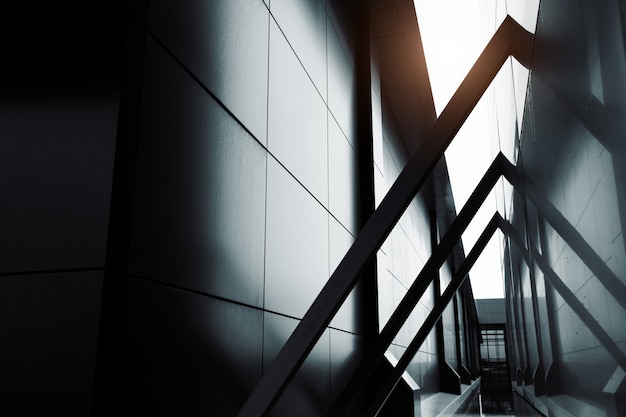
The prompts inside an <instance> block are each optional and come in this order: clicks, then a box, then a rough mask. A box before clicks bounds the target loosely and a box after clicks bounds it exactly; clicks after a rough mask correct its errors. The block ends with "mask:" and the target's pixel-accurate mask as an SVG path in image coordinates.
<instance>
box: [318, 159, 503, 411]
mask: <svg viewBox="0 0 626 417" xmlns="http://www.w3.org/2000/svg"><path fill="white" fill-rule="evenodd" d="M504 158H505V157H504V155H502V153H499V154H498V156H496V158H495V159H494V161H493V162H492V163H491V165H490V166H489V168H488V169H487V172H485V174H484V175H483V178H482V179H481V180H480V182H479V183H478V186H477V187H476V188H475V189H474V191H473V192H472V194H471V196H470V197H469V199H468V200H467V202H466V203H465V206H463V209H461V211H460V212H459V214H458V216H457V217H456V218H455V219H454V221H453V222H452V224H451V225H450V227H449V228H448V230H447V232H446V233H445V235H444V236H443V238H442V239H441V241H440V242H439V244H438V245H437V246H436V247H435V249H434V250H433V253H432V255H431V256H430V258H428V260H427V261H426V263H425V264H424V266H423V267H422V270H421V271H420V273H419V274H418V276H417V277H416V278H415V280H413V284H411V286H410V287H409V289H408V291H407V293H406V294H405V296H404V297H403V298H402V300H401V301H400V304H398V306H397V307H396V310H395V311H394V312H393V314H392V315H391V317H390V318H389V320H387V324H386V325H385V327H384V328H383V329H382V330H381V332H380V334H379V336H378V337H377V338H376V340H375V341H374V342H373V343H372V345H371V346H370V348H369V350H368V351H367V353H366V355H365V357H364V358H363V360H362V361H361V365H360V366H359V367H358V368H357V369H356V371H355V372H354V373H353V374H352V377H351V378H350V380H349V381H348V383H347V384H346V386H345V387H344V389H343V390H342V392H341V394H340V395H339V396H338V397H337V399H336V400H335V403H334V404H333V406H332V408H331V411H330V412H329V413H328V416H329V417H336V416H341V415H343V413H344V412H345V411H346V410H347V409H348V408H349V406H350V404H351V403H352V402H353V401H354V399H355V398H356V395H357V394H358V393H359V391H360V390H361V389H362V388H363V386H364V385H365V383H366V381H367V379H368V378H369V376H370V375H371V374H372V373H373V372H374V369H375V368H376V365H377V364H378V362H380V360H381V359H382V358H383V355H384V354H385V351H386V350H387V348H388V347H389V345H390V344H391V342H392V341H393V339H394V338H395V337H396V335H397V334H398V332H399V331H400V329H401V328H402V326H403V325H404V323H405V322H406V320H407V318H408V317H409V316H410V314H411V312H412V311H413V309H414V308H415V306H416V305H417V303H418V301H419V300H420V298H421V297H422V295H423V294H424V292H425V291H426V289H427V288H428V286H429V285H430V284H431V283H432V281H433V279H434V278H435V277H436V275H437V271H438V270H439V268H441V266H442V265H443V263H444V262H445V260H446V258H447V257H448V255H449V254H450V252H451V251H452V249H453V248H454V246H455V245H456V244H457V243H458V241H459V239H460V237H461V235H462V234H463V232H464V231H465V229H466V228H467V226H468V225H469V223H470V221H471V220H472V219H473V218H474V216H475V215H476V212H477V211H478V209H479V208H480V206H481V205H482V203H483V201H485V199H486V198H487V196H488V195H489V193H490V192H491V190H492V189H493V186H494V185H495V184H496V182H497V181H498V179H499V178H500V177H501V175H502V162H503V159H504Z"/></svg>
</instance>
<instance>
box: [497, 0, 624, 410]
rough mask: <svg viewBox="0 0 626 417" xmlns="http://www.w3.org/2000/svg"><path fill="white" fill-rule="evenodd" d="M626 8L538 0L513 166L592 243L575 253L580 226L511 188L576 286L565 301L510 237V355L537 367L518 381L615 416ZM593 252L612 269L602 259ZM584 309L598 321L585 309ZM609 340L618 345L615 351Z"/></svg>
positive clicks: (564, 403) (548, 400)
mask: <svg viewBox="0 0 626 417" xmlns="http://www.w3.org/2000/svg"><path fill="white" fill-rule="evenodd" d="M623 13H624V10H623V5H622V4H621V3H620V2H617V1H609V2H604V3H602V4H599V3H593V4H592V3H590V2H583V1H581V2H575V3H574V4H572V3H571V2H562V1H556V0H544V1H542V2H541V7H540V9H539V18H538V21H537V32H536V40H535V51H534V56H533V63H532V68H531V77H530V81H529V85H528V97H527V99H526V109H525V115H524V120H523V128H522V135H521V138H520V145H519V148H518V157H517V165H518V167H519V168H520V169H521V170H522V171H523V172H524V174H525V176H526V177H527V184H529V181H532V182H533V183H534V184H536V185H537V187H538V189H539V190H540V191H541V193H542V194H543V195H544V196H545V197H547V199H548V200H549V201H550V202H551V204H553V205H554V206H555V207H556V209H557V210H558V212H559V213H560V215H562V216H563V218H564V219H566V221H567V222H568V223H569V224H571V226H573V227H574V228H575V230H576V231H577V233H578V234H579V235H580V236H581V237H582V240H583V241H584V242H585V243H586V244H588V245H589V249H588V250H586V251H584V252H583V253H582V254H581V253H577V252H576V251H575V245H576V240H577V239H576V236H575V235H574V234H564V233H563V232H560V231H559V230H557V228H556V227H555V226H554V225H552V224H550V222H549V221H548V220H546V217H545V215H544V213H545V210H544V207H541V206H540V205H538V204H537V203H536V202H532V201H530V200H529V199H528V198H526V199H524V198H522V197H520V196H519V195H518V196H517V197H516V198H514V199H513V213H512V216H511V219H512V221H513V224H514V225H515V226H516V229H517V231H518V232H519V234H521V235H522V237H523V238H524V239H525V241H526V244H527V245H528V247H535V248H537V250H538V251H539V253H540V256H542V257H543V258H545V260H546V261H547V263H548V264H549V268H550V269H551V270H552V271H553V272H554V273H555V275H556V276H557V277H558V280H560V281H562V283H563V284H565V287H566V292H571V293H573V294H574V296H575V299H574V301H569V300H568V299H567V297H566V296H564V295H563V291H561V290H558V288H557V287H556V286H555V285H553V284H552V281H554V278H551V277H549V276H548V272H547V271H546V269H545V268H539V267H538V263H533V264H532V265H527V263H526V262H525V261H524V260H523V259H522V257H521V256H520V255H519V250H518V248H517V247H516V246H515V244H511V243H510V242H509V246H508V250H509V251H510V258H509V259H510V260H511V264H510V270H511V273H510V275H509V279H510V280H511V282H510V284H509V285H508V293H507V300H508V310H509V314H510V317H511V319H512V325H513V326H514V330H517V333H515V331H514V332H513V337H512V345H513V346H511V347H512V349H509V351H510V352H514V354H513V356H512V359H511V364H512V367H513V368H514V369H515V368H517V369H518V372H519V370H521V371H522V373H523V372H525V371H524V368H525V367H526V368H529V369H530V371H531V372H530V375H528V374H527V375H526V378H525V381H520V380H519V379H518V383H519V384H520V385H519V386H518V387H520V388H521V387H522V386H524V387H526V389H525V390H524V393H525V395H527V396H528V397H529V398H531V399H533V401H537V400H536V399H537V398H539V400H538V401H537V404H539V405H540V406H541V407H542V408H543V409H544V410H547V409H550V410H552V412H554V410H555V409H557V408H558V407H564V408H566V409H570V412H571V410H573V409H575V408H573V407H579V408H578V410H579V412H580V413H583V414H584V413H588V412H590V411H589V410H587V411H584V412H583V410H585V409H584V407H587V406H588V405H591V406H594V407H596V408H599V409H601V410H603V411H604V412H606V413H608V415H621V414H622V413H623V410H624V409H623V400H620V399H619V398H620V396H623V394H621V392H623V389H624V381H623V377H619V375H621V374H620V372H619V367H620V365H619V361H620V359H619V357H620V353H619V352H621V355H623V352H624V351H625V349H624V348H625V347H626V344H625V339H624V336H625V335H624V326H623V323H624V320H625V319H626V311H625V303H624V301H625V298H624V294H625V292H624V284H625V283H626V275H625V271H626V251H625V250H624V234H623V225H624V219H625V218H626V217H625V215H624V213H625V211H624V207H625V206H624V192H623V190H624V179H625V177H624V169H623V165H624V161H625V160H626V159H624V156H625V155H626V154H625V153H624V149H625V148H624V144H623V143H624V142H623V139H622V137H623V135H624V133H625V131H624V126H623V115H624V110H625V104H626V103H625V99H624V97H626V96H625V95H624V89H625V88H626V84H625V83H624V77H623V75H624V70H625V69H626V62H625V59H624V26H623V16H624V14H623ZM516 252H518V254H516ZM593 254H597V256H598V257H599V258H600V259H601V261H602V263H604V264H605V265H606V266H608V268H609V269H610V271H609V272H607V273H598V269H594V267H593V266H592V263H591V262H590V261H589V259H590V257H591V255H593ZM508 267H509V266H505V268H508ZM533 281H534V286H535V288H534V289H533V288H532V287H531V285H530V284H531V283H532V282H533ZM585 311H586V312H588V313H589V314H590V315H591V317H592V318H593V320H592V321H589V320H587V321H585V320H584V318H583V316H584V313H585ZM524 323H525V324H524ZM536 323H539V324H540V325H539V328H537V326H536ZM600 333H604V334H606V335H608V338H607V339H606V340H602V339H600V338H599V337H598V336H597V335H598V334H600ZM516 335H517V336H516ZM518 347H519V349H518ZM612 347H613V348H615V347H617V352H618V353H614V354H611V353H610V349H611V348H612ZM517 352H520V354H519V355H516V354H515V353H517ZM524 352H527V353H526V355H527V356H525V353H524ZM622 366H623V365H622ZM526 372H528V370H527V371H526ZM534 373H536V375H533V374H534ZM533 376H534V380H533ZM540 381H544V383H545V390H544V389H543V388H541V387H539V385H541V384H540V383H539V382H540ZM609 381H612V383H609ZM546 394H547V395H548V397H545V395H546ZM572 398H575V399H576V400H572ZM620 401H621V403H620ZM616 402H617V405H616ZM580 407H583V408H580Z"/></svg>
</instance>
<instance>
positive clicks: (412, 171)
mask: <svg viewBox="0 0 626 417" xmlns="http://www.w3.org/2000/svg"><path fill="white" fill-rule="evenodd" d="M532 39H533V35H532V34H530V33H528V32H527V31H526V30H525V29H524V28H522V27H521V26H520V25H519V24H518V23H517V22H515V21H514V20H513V19H512V18H511V17H507V18H506V19H505V20H504V22H503V23H502V25H500V27H499V28H498V30H497V31H496V33H495V35H494V36H493V37H492V38H491V40H490V41H489V43H488V44H487V47H486V48H485V49H484V51H483V52H482V53H481V55H480V56H479V58H478V60H477V61H476V63H475V64H474V66H473V67H472V69H471V70H470V72H469V73H468V74H467V76H466V77H465V79H464V80H463V82H462V83H461V85H460V86H459V88H458V89H457V91H456V92H455V94H454V95H453V96H452V98H451V99H450V102H449V103H448V105H447V106H446V108H445V109H444V110H443V112H442V113H441V115H440V117H439V118H438V119H437V121H436V122H435V124H434V125H433V127H432V128H431V129H430V131H429V132H428V133H427V135H426V137H425V138H424V141H423V142H422V145H420V147H419V148H418V149H417V151H416V152H415V154H414V155H413V157H412V158H411V159H410V160H409V162H408V163H407V165H406V167H405V168H404V169H403V171H402V172H401V173H400V175H399V176H398V178H397V180H396V181H395V183H394V184H393V185H392V187H391V188H390V190H389V192H388V193H387V195H386V196H385V198H384V199H383V201H382V202H381V203H380V205H379V207H378V208H377V209H376V211H375V212H374V213H373V214H372V216H371V217H370V219H369V221H368V222H367V223H366V224H365V226H364V227H363V229H362V230H361V232H360V234H359V235H358V236H357V238H356V240H355V241H354V243H353V244H352V246H351V247H350V249H349V250H348V252H347V253H346V255H345V256H344V258H343V260H342V261H341V262H340V263H339V265H338V266H337V268H336V269H335V272H333V274H332V275H331V277H330V278H329V280H328V282H327V283H326V285H325V286H324V288H323V289H322V291H321V292H320V293H319V295H318V296H317V298H316V299H315V300H314V301H313V304H312V305H311V307H310V308H309V310H308V311H307V313H306V314H305V315H304V317H303V318H302V320H301V321H300V323H299V324H298V326H297V327H296V329H295V330H294V332H293V333H292V335H291V336H290V337H289V339H288V340H287V342H286V343H285V345H284V346H283V348H282V350H281V351H280V352H279V353H278V356H277V357H276V359H275V360H274V362H273V363H272V366H271V367H270V369H269V371H268V372H267V373H266V374H265V375H264V376H263V378H262V379H261V380H260V381H259V383H258V384H257V386H256V387H255V388H254V390H253V391H252V394H251V395H250V397H248V399H247V400H246V402H245V403H244V405H243V407H242V408H241V409H240V411H239V413H238V414H237V416H238V417H261V416H266V415H267V414H268V413H269V411H270V410H271V408H272V406H273V405H274V404H275V403H276V401H277V400H278V398H279V396H280V395H281V394H282V392H283V391H284V390H285V388H286V387H287V384H289V382H290V381H291V379H292V378H293V377H294V375H295V374H296V372H297V371H298V369H299V368H300V366H301V365H302V363H303V362H304V360H305V359H306V357H307V356H308V354H309V353H310V352H311V350H312V349H313V346H314V345H315V343H316V342H317V341H318V340H319V338H320V336H321V335H322V333H323V332H324V330H325V328H326V327H327V326H328V324H329V323H330V321H331V320H332V318H333V317H334V315H335V314H336V312H337V311H338V310H339V308H340V307H341V304H342V303H343V302H344V300H345V299H346V297H347V296H348V294H349V293H350V291H351V290H352V289H353V288H354V286H355V285H356V282H357V281H358V278H359V275H360V273H361V272H362V271H363V270H364V269H365V267H366V266H367V264H368V262H369V261H370V259H371V257H372V256H373V255H374V254H375V253H376V251H378V249H379V248H380V246H381V245H382V243H383V242H384V240H385V239H386V238H387V236H388V235H389V233H390V232H391V230H392V229H393V227H394V226H395V225H396V223H397V222H398V219H399V218H400V217H401V216H402V214H403V213H404V211H405V209H406V207H407V206H408V205H409V203H410V202H411V200H412V199H413V198H414V197H415V195H416V194H417V192H418V191H419V189H420V188H421V187H422V185H423V184H424V183H425V182H426V179H427V178H428V176H429V175H430V174H431V172H432V170H433V168H434V167H435V165H436V164H437V162H438V161H439V159H440V158H441V157H442V156H443V153H444V151H445V150H446V148H447V147H448V145H449V144H450V142H451V141H452V139H453V138H454V136H455V135H456V133H457V132H458V130H459V129H460V128H461V126H462V124H463V123H464V122H465V120H466V119H467V117H468V116H469V114H470V113H471V111H472V109H473V108H474V107H475V106H476V103H477V102H478V100H479V99H480V97H481V96H482V95H483V93H484V92H485V90H486V89H487V87H488V86H489V84H490V83H491V81H492V80H493V79H494V77H495V76H496V74H497V73H498V71H499V70H500V68H501V67H502V65H503V64H504V62H505V61H506V60H507V58H508V57H509V56H511V55H512V56H514V57H515V58H516V59H518V60H520V62H521V63H522V64H524V65H529V64H530V56H531V55H532Z"/></svg>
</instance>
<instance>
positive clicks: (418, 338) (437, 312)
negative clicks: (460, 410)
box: [364, 212, 626, 417]
mask: <svg viewBox="0 0 626 417" xmlns="http://www.w3.org/2000/svg"><path fill="white" fill-rule="evenodd" d="M497 229H500V230H501V231H502V233H503V234H504V235H505V236H508V237H510V238H511V240H512V241H513V243H514V244H515V246H517V248H518V250H519V251H520V253H521V254H522V257H523V259H524V261H525V262H526V263H527V264H528V265H529V267H531V266H532V265H533V260H534V262H535V263H536V264H537V266H539V268H540V269H541V271H542V272H543V273H544V276H545V277H546V279H547V280H548V282H549V283H550V284H551V285H552V287H553V288H554V289H555V290H556V291H557V292H558V293H559V295H560V296H561V297H562V298H563V300H564V301H565V302H566V304H567V305H568V306H569V307H570V308H571V309H572V311H573V312H574V313H575V314H576V315H577V316H578V318H580V320H581V321H582V322H583V324H584V325H585V326H586V327H587V328H588V329H589V330H590V331H591V333H592V334H593V335H594V336H595V337H596V339H597V340H598V341H599V342H600V343H601V344H602V346H603V347H604V348H605V349H606V350H607V352H608V353H609V354H610V355H611V356H612V357H613V359H614V360H615V361H616V362H617V364H618V365H619V366H620V367H622V368H623V369H626V354H624V352H622V350H621V349H620V348H619V347H617V345H616V344H615V342H614V341H613V339H611V336H610V335H609V334H608V333H607V332H606V330H604V329H603V328H602V326H601V325H600V324H599V323H598V321H597V320H596V319H595V318H594V317H593V315H592V314H591V313H590V312H589V311H588V310H587V309H586V308H585V306H584V305H583V304H582V303H581V302H580V300H578V298H577V297H576V295H575V294H574V293H573V292H572V291H571V290H570V289H569V288H568V287H567V285H566V284H565V283H564V282H563V281H562V280H561V279H560V278H559V276H558V275H557V274H556V272H555V271H554V270H553V269H552V268H551V267H550V265H549V263H548V262H547V261H546V259H545V258H544V257H543V255H541V254H540V253H539V251H537V249H536V248H535V247H531V248H530V250H529V249H527V248H526V246H525V244H524V241H523V240H522V238H521V237H520V236H519V234H518V233H517V231H516V230H515V228H514V226H513V225H512V224H511V223H510V222H508V221H507V220H504V219H503V218H502V216H500V213H498V212H496V213H494V215H493V217H492V218H491V220H490V222H489V223H488V224H487V226H485V229H484V230H483V232H482V233H481V235H480V237H479V238H478V239H477V241H476V243H475V244H474V246H473V248H472V250H471V251H470V253H469V254H468V255H467V257H466V258H465V260H464V261H463V263H462V264H461V266H460V267H459V270H458V271H457V272H456V273H455V275H454V277H453V279H452V280H451V281H450V283H449V284H448V286H447V287H446V289H445V291H444V292H443V294H442V295H441V297H440V298H439V299H438V300H437V302H436V303H435V306H434V307H433V309H432V310H431V312H430V313H429V314H428V316H427V317H426V319H425V320H424V323H423V324H422V326H421V327H420V329H419V330H418V332H417V333H416V335H415V337H414V338H413V340H412V341H411V343H410V344H409V346H408V347H407V349H406V350H405V352H404V354H403V355H402V357H401V358H400V359H399V360H398V363H397V364H396V366H395V367H394V368H393V369H392V370H391V371H389V373H388V375H387V377H386V378H385V380H384V381H383V383H382V384H380V385H379V386H378V391H377V393H376V394H375V396H374V397H373V400H371V402H370V405H369V407H368V409H367V411H366V412H365V414H364V417H374V416H376V415H377V414H378V412H379V411H380V409H381V408H382V407H383V405H384V403H385V401H386V400H387V398H388V397H389V395H391V392H392V391H393V389H394V388H395V386H396V385H397V384H398V382H399V381H400V378H401V377H402V374H403V373H404V372H405V371H406V369H407V367H408V365H409V364H410V362H411V360H412V359H413V357H414V356H415V354H416V353H417V351H418V350H419V348H420V347H421V346H422V344H423V343H424V341H425V340H426V338H427V337H428V335H429V334H430V332H431V331H432V329H433V327H434V326H435V324H436V323H437V321H438V320H439V318H440V317H441V315H442V314H443V311H444V310H445V309H446V307H447V306H448V304H449V303H450V301H451V300H452V297H453V296H454V294H455V293H456V292H457V291H458V290H459V288H460V287H461V285H462V284H463V282H465V280H466V279H467V277H468V273H469V271H470V269H471V268H472V266H473V265H474V263H475V262H476V260H477V259H478V257H479V256H480V255H481V254H482V252H483V250H484V249H485V246H486V245H487V243H488V242H489V240H490V239H491V237H492V236H493V234H494V232H495V231H496V230H497Z"/></svg>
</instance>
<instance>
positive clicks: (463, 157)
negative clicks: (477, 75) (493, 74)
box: [414, 0, 504, 298]
mask: <svg viewBox="0 0 626 417" xmlns="http://www.w3.org/2000/svg"><path fill="white" fill-rule="evenodd" d="M414 2H415V9H416V11H417V16H418V23H419V25H420V33H421V36H422V42H423V45H424V53H425V55H426V65H427V67H428V73H429V77H430V82H431V86H432V90H433V99H434V101H435V109H436V111H437V114H438V115H439V114H440V113H441V111H442V110H443V108H444V107H445V105H446V104H447V103H448V101H449V100H450V98H451V97H452V95H453V93H454V91H455V90H456V88H457V87H458V86H459V85H460V83H461V81H462V80H463V78H464V77H465V75H467V73H468V72H469V70H470V68H471V67H472V65H473V64H474V62H475V61H476V59H477V58H478V56H479V55H480V52H481V51H482V50H483V49H484V47H485V45H486V44H487V40H488V39H489V37H490V36H491V35H492V33H493V31H492V33H488V34H487V36H485V34H484V33H483V32H484V31H485V25H484V19H485V17H484V15H483V16H482V17H481V7H480V4H481V3H480V2H477V1H467V0H437V1H432V0H414ZM493 3H495V2H493ZM494 7H495V6H494ZM494 27H495V22H494ZM489 133H490V128H489V114H488V107H487V105H486V103H485V101H484V99H483V100H481V102H480V103H479V104H478V106H477V107H476V109H475V110H474V112H473V113H472V115H471V116H470V117H469V118H468V120H467V122H466V123H465V125H464V126H463V127H462V129H461V130H460V131H459V133H458V134H457V137H456V138H455V139H454V141H453V142H452V144H451V145H450V147H449V148H448V150H447V151H446V154H445V155H446V160H447V164H448V170H449V174H450V182H451V186H452V192H453V194H454V201H455V205H456V208H457V211H460V209H461V208H462V207H463V205H464V204H465V201H466V200H467V198H468V197H469V195H470V194H471V192H472V190H473V189H474V188H475V187H476V185H477V184H478V181H479V180H480V178H481V177H482V175H483V173H484V172H485V170H486V169H487V168H488V167H489V164H490V163H491V161H492V160H493V156H494V155H495V153H494V152H492V149H491V139H490V137H489ZM495 210H496V203H495V197H494V195H493V193H492V195H491V196H490V197H489V198H488V199H487V201H485V203H484V204H483V207H482V208H481V209H480V211H479V212H478V214H477V215H476V217H475V218H474V220H472V223H471V224H470V226H469V227H468V229H467V231H466V232H465V233H464V234H463V237H462V239H463V246H464V247H465V251H466V253H467V252H469V251H470V250H471V248H472V246H473V245H474V242H475V241H476V239H477V238H478V236H479V234H480V233H481V232H482V230H483V229H484V227H485V225H486V224H487V222H488V221H489V219H490V218H491V216H492V215H493V213H494V212H495ZM500 259H501V255H500V248H499V244H498V235H494V238H493V239H492V240H491V241H490V243H489V245H488V246H487V247H486V248H485V250H484V251H483V254H482V255H481V257H480V258H479V260H478V261H477V263H476V264H475V265H474V267H473V268H472V270H471V272H470V277H471V280H472V289H473V291H474V297H475V298H502V297H503V294H504V290H503V280H502V273H501V261H500Z"/></svg>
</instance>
